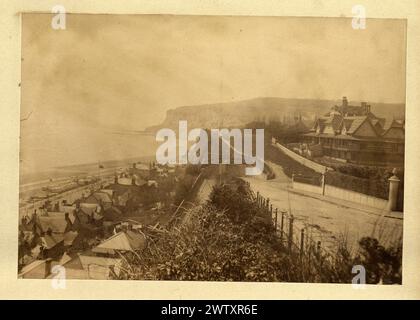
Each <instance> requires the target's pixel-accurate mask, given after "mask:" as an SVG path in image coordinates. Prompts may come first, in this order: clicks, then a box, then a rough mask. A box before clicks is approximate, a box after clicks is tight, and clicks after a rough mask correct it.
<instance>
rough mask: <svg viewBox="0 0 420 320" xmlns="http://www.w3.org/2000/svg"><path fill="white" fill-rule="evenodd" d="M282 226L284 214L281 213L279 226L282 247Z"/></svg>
mask: <svg viewBox="0 0 420 320" xmlns="http://www.w3.org/2000/svg"><path fill="white" fill-rule="evenodd" d="M283 226H284V212H283V211H282V213H281V224H280V242H281V244H282V245H283Z"/></svg>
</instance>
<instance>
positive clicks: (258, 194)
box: [257, 191, 260, 206]
mask: <svg viewBox="0 0 420 320" xmlns="http://www.w3.org/2000/svg"><path fill="white" fill-rule="evenodd" d="M259 201H260V192H259V191H257V206H259Z"/></svg>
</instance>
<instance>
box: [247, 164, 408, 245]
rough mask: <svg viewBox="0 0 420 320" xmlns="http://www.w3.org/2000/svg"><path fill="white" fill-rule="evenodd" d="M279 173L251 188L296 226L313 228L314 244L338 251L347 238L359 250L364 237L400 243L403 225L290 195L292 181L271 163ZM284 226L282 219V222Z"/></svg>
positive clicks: (252, 179)
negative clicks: (287, 213)
mask: <svg viewBox="0 0 420 320" xmlns="http://www.w3.org/2000/svg"><path fill="white" fill-rule="evenodd" d="M269 165H271V166H272V168H273V170H274V171H275V173H276V179H273V180H265V178H264V176H258V177H246V178H245V180H247V181H249V183H250V184H251V188H252V189H253V190H254V191H255V192H256V191H259V192H260V193H261V194H262V195H263V196H264V197H269V198H270V200H271V203H272V204H273V207H277V208H278V209H279V210H281V209H282V210H287V211H289V210H291V212H292V214H293V216H294V217H295V226H297V227H298V228H303V227H305V226H310V227H311V228H310V229H309V230H311V231H310V232H312V236H313V238H314V240H316V241H318V240H320V241H321V242H322V244H323V247H325V248H329V249H334V248H336V243H337V241H336V240H337V239H339V238H340V237H346V238H347V244H348V245H349V246H350V247H351V248H357V241H358V240H359V239H360V238H361V237H363V236H375V237H377V238H378V239H379V240H380V241H381V242H382V243H383V244H385V245H386V244H389V243H391V242H393V241H396V240H397V239H398V238H399V237H400V236H401V235H402V227H403V223H402V222H403V221H402V220H399V219H392V218H387V217H379V216H377V215H373V214H369V213H366V212H362V211H360V210H357V209H351V208H346V207H343V206H339V205H336V204H333V203H329V202H326V201H323V200H320V199H316V198H312V197H308V196H304V195H300V194H296V193H292V192H289V191H288V190H287V187H288V186H289V185H290V179H289V178H288V177H287V176H286V175H285V174H284V173H283V170H282V169H281V167H280V166H278V165H275V164H273V163H269ZM278 220H279V221H278V224H280V219H278Z"/></svg>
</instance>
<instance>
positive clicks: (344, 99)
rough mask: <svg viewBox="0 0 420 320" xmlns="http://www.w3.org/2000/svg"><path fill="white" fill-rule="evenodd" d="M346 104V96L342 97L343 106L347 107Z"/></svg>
mask: <svg viewBox="0 0 420 320" xmlns="http://www.w3.org/2000/svg"><path fill="white" fill-rule="evenodd" d="M347 106H348V101H347V97H343V107H345V108H346V107H347Z"/></svg>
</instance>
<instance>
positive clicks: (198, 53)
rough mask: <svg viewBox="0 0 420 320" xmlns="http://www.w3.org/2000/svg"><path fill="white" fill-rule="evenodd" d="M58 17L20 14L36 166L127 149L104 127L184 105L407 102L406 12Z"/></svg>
mask: <svg viewBox="0 0 420 320" xmlns="http://www.w3.org/2000/svg"><path fill="white" fill-rule="evenodd" d="M51 19H52V15H50V14H24V15H23V21H22V84H21V90H22V91H21V115H22V117H25V116H26V115H28V114H29V113H31V116H30V118H29V119H28V120H27V121H23V122H22V126H21V155H22V158H23V159H24V160H25V159H26V162H25V163H26V164H30V166H31V167H32V168H33V169H34V168H35V169H36V168H37V167H39V166H41V165H44V166H50V165H52V164H54V163H57V162H60V164H61V163H62V162H63V161H64V162H69V163H73V162H74V163H80V162H83V161H85V160H87V159H84V158H89V159H91V158H92V159H93V158H98V157H103V156H104V155H106V156H108V157H110V158H121V157H124V156H126V154H125V153H127V152H128V151H124V150H128V149H130V150H131V148H134V149H135V148H136V147H135V146H136V140H135V138H133V137H128V138H127V141H128V142H124V141H119V142H118V144H116V143H115V142H110V140H112V135H110V134H109V132H112V131H116V130H117V131H118V130H142V129H144V128H145V127H148V126H151V125H155V124H158V123H160V122H161V121H162V120H163V119H164V117H165V112H166V111H167V110H168V109H171V108H175V107H178V106H184V105H196V104H206V103H216V102H224V101H232V100H242V99H249V98H255V97H283V98H309V99H340V98H341V97H342V96H347V97H349V99H350V100H353V99H354V100H359V101H361V100H362V101H368V102H391V103H404V101H405V54H406V52H405V45H406V43H405V39H406V35H405V32H406V24H405V21H404V20H391V19H386V20H385V19H368V20H367V22H366V29H364V30H354V29H353V28H352V24H351V19H347V18H282V17H227V16H219V17H216V16H213V17H210V16H171V15H80V14H79V15H74V14H69V15H67V17H66V29H65V30H54V29H53V28H52V27H51ZM117 140H118V139H117ZM125 144H127V148H124V146H125ZM98 145H102V147H100V148H103V150H102V149H101V150H102V151H101V152H99V151H97V149H98V148H99V147H98ZM116 146H118V148H117V149H118V150H116ZM128 146H129V147H130V148H128ZM37 151H39V152H37ZM130 152H131V151H130ZM130 152H128V153H130ZM136 152H137V151H133V152H132V153H136ZM39 153H41V154H39ZM110 153H111V154H110ZM46 154H48V155H49V156H47V155H46ZM130 156H131V154H130ZM85 162H88V161H85Z"/></svg>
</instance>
